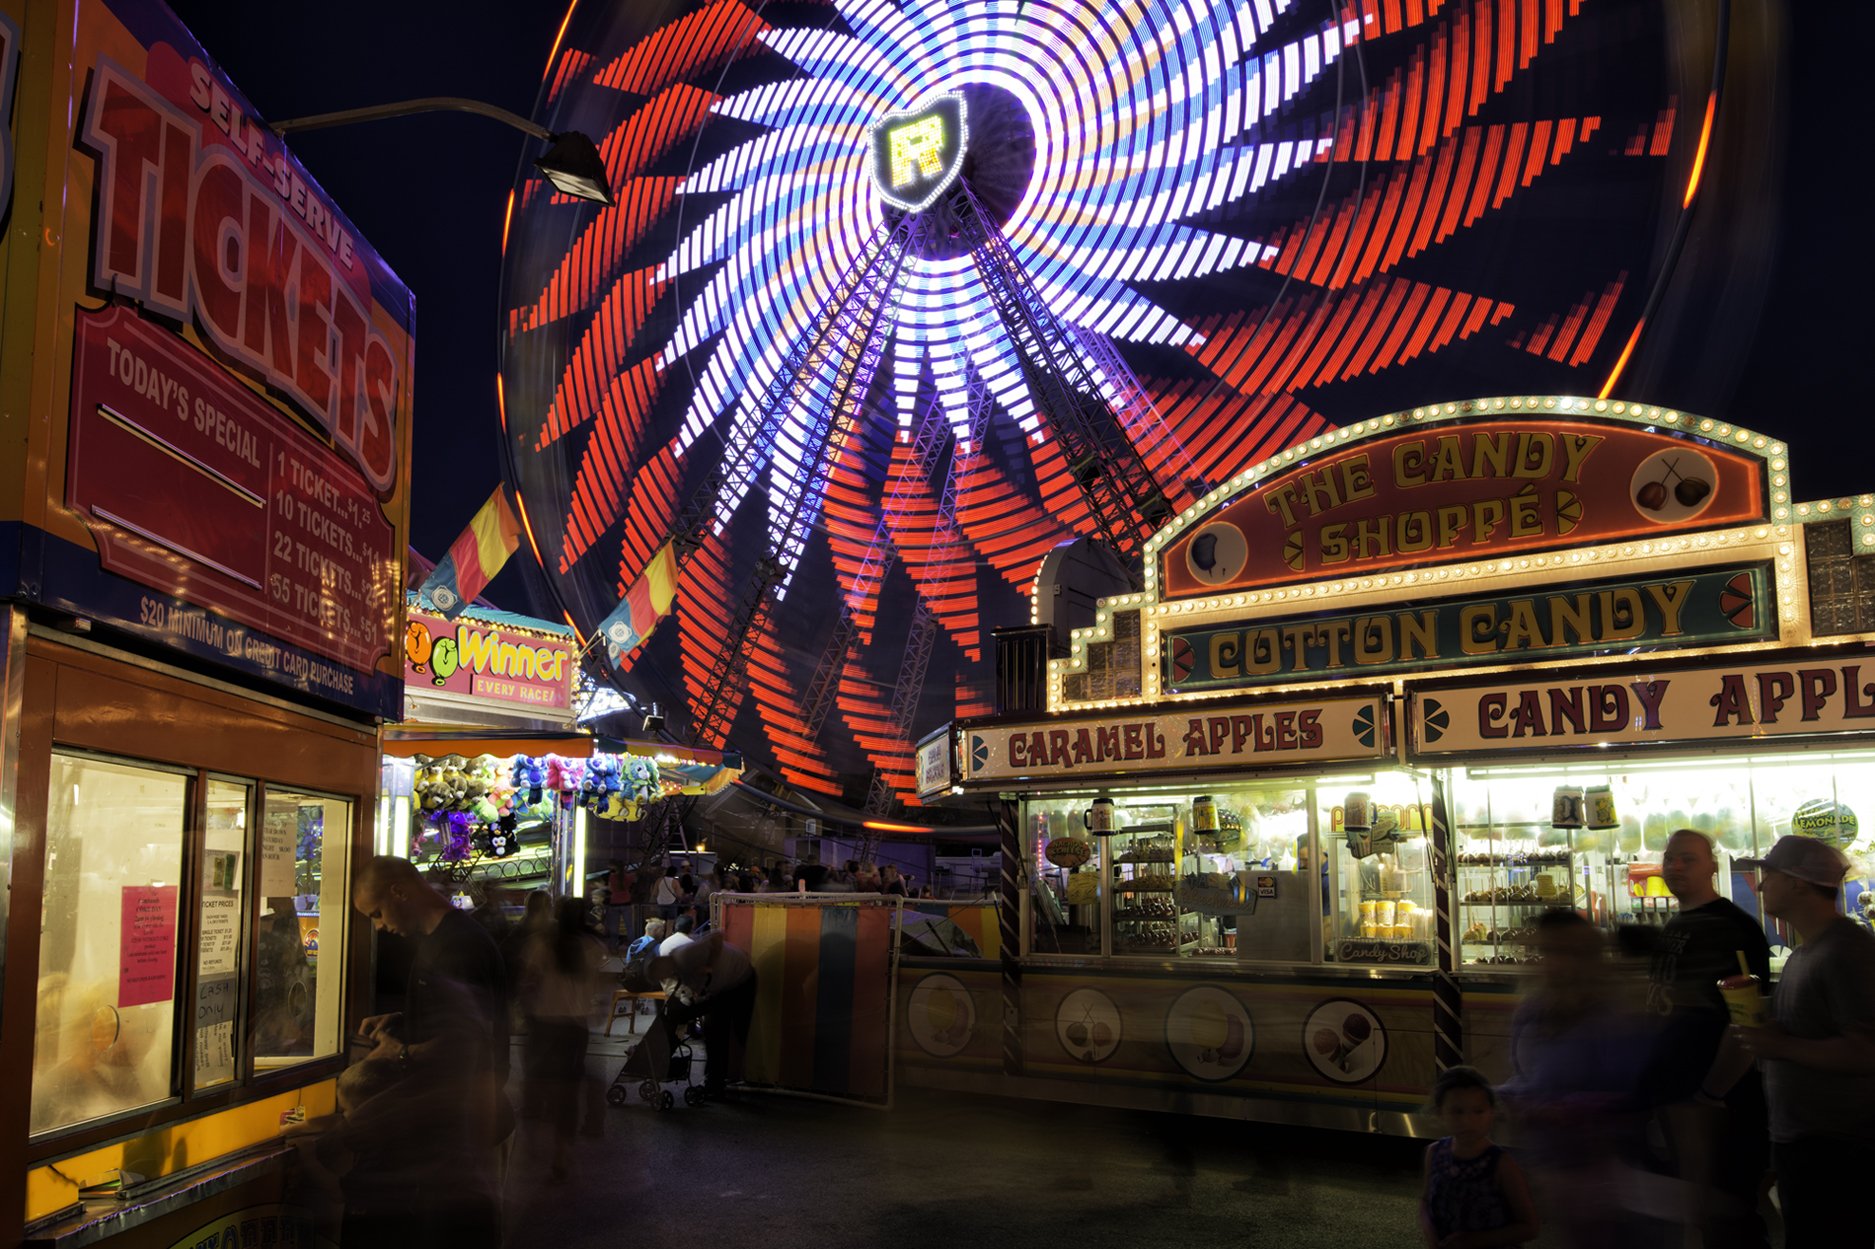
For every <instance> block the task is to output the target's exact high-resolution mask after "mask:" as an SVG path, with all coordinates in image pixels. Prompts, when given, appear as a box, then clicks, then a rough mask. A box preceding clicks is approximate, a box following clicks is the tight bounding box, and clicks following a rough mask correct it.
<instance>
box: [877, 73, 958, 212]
mask: <svg viewBox="0 0 1875 1249" xmlns="http://www.w3.org/2000/svg"><path fill="white" fill-rule="evenodd" d="M866 137H867V139H868V141H869V142H870V144H871V147H872V180H873V182H874V183H875V184H876V185H877V186H878V188H879V197H880V198H881V199H883V200H884V201H885V202H886V203H888V204H891V205H892V206H893V207H895V208H902V209H904V210H905V211H906V212H920V211H922V210H924V209H926V208H929V207H930V206H931V205H932V204H933V203H934V202H935V201H936V200H937V198H938V196H940V195H942V194H943V193H944V191H945V189H946V188H948V187H949V186H950V184H951V183H952V182H954V181H956V179H957V175H958V173H959V172H961V171H962V169H963V164H964V150H965V140H966V138H967V134H966V132H965V129H964V98H963V96H962V95H960V94H958V93H956V92H947V93H945V94H943V95H937V96H932V97H931V98H929V99H927V100H923V101H921V102H920V103H919V104H918V105H917V106H916V107H914V108H910V109H907V110H905V111H903V112H898V113H887V114H886V115H885V116H883V117H881V118H880V119H879V120H878V121H875V122H874V123H873V124H872V125H871V126H869V127H867V130H866Z"/></svg>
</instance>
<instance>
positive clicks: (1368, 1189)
mask: <svg viewBox="0 0 1875 1249" xmlns="http://www.w3.org/2000/svg"><path fill="white" fill-rule="evenodd" d="M614 1032H615V1035H614V1036H613V1037H612V1038H610V1039H609V1040H608V1039H607V1038H605V1037H602V1036H599V1035H597V1034H595V1035H594V1037H593V1042H592V1047H591V1052H590V1054H589V1058H588V1063H589V1067H590V1070H591V1071H592V1073H593V1074H595V1075H597V1076H601V1077H602V1078H603V1079H604V1080H605V1081H607V1082H608V1083H609V1082H610V1080H611V1078H612V1075H613V1073H614V1071H616V1069H617V1068H618V1066H619V1064H620V1063H622V1062H623V1061H624V1056H625V1050H626V1046H627V1044H628V1042H630V1041H631V1040H632V1039H633V1038H629V1037H627V1036H626V1034H625V1032H624V1020H623V1019H620V1020H619V1022H618V1025H617V1027H615V1029H614ZM639 1035H642V1022H641V1030H640V1034H639ZM699 1053H700V1047H699ZM517 1058H518V1054H517ZM516 1066H517V1068H518V1067H519V1063H518V1062H517V1063H516ZM701 1074H702V1073H701V1069H700V1066H699V1070H698V1073H697V1075H698V1078H699V1080H700V1079H701ZM634 1085H635V1082H634ZM673 1087H674V1088H675V1087H677V1086H673ZM1422 1148H1423V1146H1422V1145H1420V1144H1417V1143H1414V1142H1411V1141H1402V1140H1394V1139H1386V1138H1373V1137H1363V1136H1355V1135H1349V1134H1343V1133H1330V1132H1315V1131H1308V1130H1303V1129H1296V1128H1282V1127H1272V1126H1265V1125H1260V1124H1249V1123H1239V1122H1229V1121H1223V1120H1212V1119H1198V1118H1191V1117H1186V1116H1181V1115H1167V1114H1146V1113H1139V1112H1130V1111H1115V1110H1101V1109H1094V1108H1089V1107H1077V1106H1061V1105H1054V1104H1045V1103H1037V1102H1027V1101H1013V1100H1006V1099H973V1098H968V1097H961V1096H958V1095H954V1094H941V1095H940V1094H933V1093H925V1092H920V1091H916V1090H911V1091H905V1090H901V1092H900V1095H899V1097H898V1103H897V1105H896V1106H895V1108H894V1109H892V1110H889V1111H881V1110H873V1109H866V1108H861V1107H855V1106H848V1105H842V1104H837V1103H830V1102H824V1101H815V1100H810V1099H804V1098H796V1097H789V1096H784V1095H778V1094H745V1095H742V1096H740V1097H738V1098H737V1099H735V1100H732V1101H727V1102H722V1103H713V1104H709V1105H705V1106H700V1107H691V1106H686V1105H685V1104H684V1103H683V1102H682V1100H681V1099H679V1100H678V1101H677V1103H676V1105H675V1106H674V1107H673V1108H672V1109H670V1110H665V1111H659V1110H656V1109H653V1108H651V1107H649V1106H647V1105H645V1104H644V1103H643V1102H641V1101H640V1100H639V1098H638V1096H637V1094H636V1091H635V1088H634V1090H633V1091H632V1094H631V1097H630V1100H629V1101H628V1102H627V1104H626V1105H624V1106H622V1107H608V1108H606V1113H605V1116H604V1134H603V1136H601V1137H598V1138H587V1139H582V1140H581V1141H580V1142H579V1149H578V1151H577V1155H576V1164H575V1170H574V1173H573V1174H572V1175H571V1176H570V1177H569V1178H568V1179H567V1180H565V1181H561V1182H554V1181H552V1180H551V1178H550V1177H549V1175H548V1173H547V1171H548V1166H547V1151H546V1149H545V1147H544V1146H535V1145H534V1144H533V1143H532V1142H531V1140H530V1138H529V1135H528V1132H527V1130H525V1129H524V1131H523V1134H522V1136H521V1137H520V1138H519V1142H518V1144H517V1148H516V1150H515V1154H514V1158H513V1162H512V1165H511V1171H510V1176H509V1184H508V1189H507V1192H508V1206H509V1238H508V1243H509V1244H510V1245H514V1246H520V1245H534V1244H550V1245H554V1246H558V1247H563V1249H581V1247H583V1246H595V1247H596V1246H605V1247H606V1249H615V1247H616V1246H620V1245H644V1246H647V1249H648V1247H649V1246H652V1245H661V1244H666V1243H678V1242H683V1243H691V1244H701V1245H707V1246H711V1247H712V1249H724V1247H727V1246H744V1245H747V1246H761V1247H762V1249H796V1247H799V1249H846V1247H847V1246H852V1247H854V1249H858V1247H860V1246H864V1247H865V1249H882V1247H886V1246H896V1247H899V1249H923V1247H925V1246H932V1247H936V1246H964V1245H968V1246H986V1247H992V1249H994V1247H999V1246H1011V1247H1012V1249H1013V1247H1014V1246H1025V1247H1026V1246H1043V1245H1047V1246H1056V1245H1059V1246H1068V1247H1071V1249H1108V1247H1111V1249H1144V1247H1148V1246H1160V1245H1164V1246H1178V1247H1179V1249H1200V1247H1208V1246H1214V1245H1229V1246H1233V1247H1237V1246H1260V1245H1268V1246H1296V1247H1297V1249H1310V1247H1312V1246H1332V1247H1333V1249H1365V1247H1366V1246H1394V1245H1398V1246H1402V1247H1410V1246H1412V1245H1414V1244H1416V1243H1417V1238H1418V1232H1417V1229H1416V1227H1415V1223H1414V1211H1415V1202H1416V1201H1417V1197H1418V1168H1419V1155H1420V1150H1421V1149H1422Z"/></svg>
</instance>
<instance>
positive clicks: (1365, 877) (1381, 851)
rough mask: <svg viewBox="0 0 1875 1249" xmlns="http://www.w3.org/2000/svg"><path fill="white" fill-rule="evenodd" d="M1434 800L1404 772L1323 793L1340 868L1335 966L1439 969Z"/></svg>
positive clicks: (1328, 785) (1332, 943)
mask: <svg viewBox="0 0 1875 1249" xmlns="http://www.w3.org/2000/svg"><path fill="white" fill-rule="evenodd" d="M1431 799H1432V795H1431V790H1430V786H1429V785H1426V784H1422V783H1421V782H1420V781H1419V780H1418V779H1417V778H1415V777H1414V776H1412V775H1411V774H1409V773H1405V772H1385V773H1381V774H1379V775H1376V776H1372V777H1365V778H1360V777H1357V778H1350V779H1349V780H1346V781H1323V782H1322V783H1321V784H1320V786H1319V787H1318V789H1317V793H1316V818H1317V819H1318V820H1319V821H1320V827H1321V828H1322V829H1323V830H1324V831H1323V833H1322V848H1323V852H1324V857H1325V858H1326V859H1327V860H1328V862H1329V863H1331V864H1333V865H1334V884H1333V895H1334V897H1333V901H1334V914H1333V916H1332V918H1331V919H1330V921H1329V923H1328V925H1327V927H1328V943H1327V950H1326V954H1327V957H1328V959H1329V961H1331V962H1337V963H1381V964H1388V965H1394V966H1408V967H1428V968H1429V967H1431V966H1433V965H1434V963H1435V961H1436V960H1435V958H1434V953H1433V952H1434V949H1435V947H1436V938H1437V933H1436V932H1435V920H1434V916H1435V911H1434V899H1433V891H1432V885H1433V882H1432V854H1431V849H1430V845H1429V843H1428V841H1427V835H1428V831H1429V830H1430V829H1431V827H1432V805H1431Z"/></svg>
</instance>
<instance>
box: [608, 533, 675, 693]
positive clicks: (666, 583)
mask: <svg viewBox="0 0 1875 1249" xmlns="http://www.w3.org/2000/svg"><path fill="white" fill-rule="evenodd" d="M676 597H677V550H676V547H675V546H674V545H673V544H672V543H670V542H666V543H665V544H664V545H663V546H661V547H659V548H658V550H657V554H655V555H653V556H652V557H651V560H650V562H649V563H647V564H646V565H645V570H644V571H643V572H641V573H639V574H638V580H636V581H634V582H632V585H631V589H629V590H627V591H625V598H624V600H623V601H621V602H620V603H619V605H618V606H617V607H615V608H613V609H612V614H611V615H609V616H607V617H606V618H605V619H604V620H602V621H600V622H599V635H600V636H601V637H603V638H604V639H605V650H606V654H607V655H608V656H610V657H611V660H612V666H613V667H615V668H623V667H624V666H625V662H626V660H628V659H630V658H631V655H632V652H633V651H635V650H637V649H638V648H639V647H640V646H643V645H644V642H645V639H646V638H648V637H650V636H651V630H653V629H655V628H657V627H658V621H660V620H662V619H664V617H666V616H668V615H670V614H671V602H672V600H674V599H675V598H676Z"/></svg>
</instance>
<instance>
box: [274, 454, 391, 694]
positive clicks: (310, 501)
mask: <svg viewBox="0 0 1875 1249" xmlns="http://www.w3.org/2000/svg"><path fill="white" fill-rule="evenodd" d="M272 468H273V472H272V477H273V488H272V491H271V498H272V507H271V509H270V510H269V518H270V520H269V524H270V528H271V531H272V532H271V537H270V540H269V543H268V547H267V597H268V598H269V599H270V600H271V602H272V604H273V606H274V608H275V609H276V610H277V611H279V612H282V613H286V614H288V615H290V617H291V618H292V619H293V620H295V621H296V622H301V623H302V624H309V625H311V626H312V627H313V628H314V629H315V630H316V631H317V637H318V639H319V641H318V642H317V643H315V645H317V648H318V649H320V650H325V651H328V652H329V653H331V654H333V655H334V656H335V657H337V658H340V659H343V660H345V661H346V662H347V663H350V664H352V665H354V666H356V667H366V666H369V664H370V661H371V658H372V653H373V651H374V650H375V649H376V647H375V645H374V643H376V642H377V640H378V639H379V638H381V637H383V636H384V631H385V623H384V617H385V603H386V598H387V593H386V586H385V585H384V584H383V583H382V580H381V574H374V571H373V569H374V566H375V568H377V569H385V568H389V567H392V566H393V565H392V563H391V560H390V552H389V551H388V550H387V549H382V548H380V547H379V544H378V543H377V542H376V541H373V540H372V539H373V538H375V537H377V536H379V532H378V531H381V535H382V536H383V537H384V538H388V537H389V526H388V525H386V524H385V523H384V520H383V518H382V516H380V515H379V514H378V509H377V504H376V502H375V500H373V499H372V498H371V497H370V496H369V495H368V494H366V493H365V492H364V489H363V486H362V485H354V484H353V483H351V482H348V481H345V480H344V479H343V477H341V475H340V474H338V473H335V472H334V471H333V469H332V466H331V464H330V463H323V464H322V463H318V462H315V461H312V460H311V459H310V458H309V457H307V456H305V455H303V454H301V453H300V452H299V451H298V450H297V449H294V448H290V447H282V448H281V449H279V450H276V451H275V453H274V462H273V466H272ZM374 522H375V524H374ZM367 535H369V536H367ZM374 548H377V549H374ZM288 636H291V635H290V634H289V635H288ZM309 640H310V639H309Z"/></svg>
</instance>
